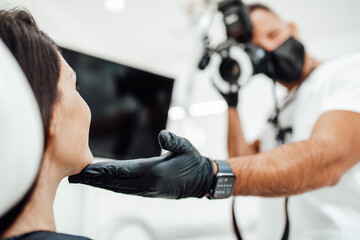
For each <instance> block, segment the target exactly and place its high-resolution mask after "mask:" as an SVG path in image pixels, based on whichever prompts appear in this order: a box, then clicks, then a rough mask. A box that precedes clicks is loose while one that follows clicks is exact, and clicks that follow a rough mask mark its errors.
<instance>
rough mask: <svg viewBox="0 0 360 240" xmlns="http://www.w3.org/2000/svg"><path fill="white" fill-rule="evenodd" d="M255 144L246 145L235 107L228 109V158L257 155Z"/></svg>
mask: <svg viewBox="0 0 360 240" xmlns="http://www.w3.org/2000/svg"><path fill="white" fill-rule="evenodd" d="M257 143H258V142H255V143H253V144H248V143H247V142H246V140H245V138H244V133H243V131H242V127H241V123H240V118H239V114H238V111H237V109H236V107H229V109H228V138H227V147H228V154H229V158H233V157H238V156H246V155H252V154H255V153H258V147H257Z"/></svg>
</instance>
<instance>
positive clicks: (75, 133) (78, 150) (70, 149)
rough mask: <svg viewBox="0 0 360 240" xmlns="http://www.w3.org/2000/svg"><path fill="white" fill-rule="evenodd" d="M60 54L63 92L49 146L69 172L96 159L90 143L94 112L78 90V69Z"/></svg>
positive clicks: (59, 162) (56, 109)
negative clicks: (75, 69)
mask: <svg viewBox="0 0 360 240" xmlns="http://www.w3.org/2000/svg"><path fill="white" fill-rule="evenodd" d="M59 58H60V62H61V64H60V78H59V81H58V92H59V94H58V99H57V101H56V103H55V104H54V106H53V113H52V119H51V124H50V130H49V133H50V138H49V145H48V148H50V149H49V150H50V151H51V155H52V158H53V159H56V160H54V161H56V164H57V167H58V168H59V170H62V171H63V173H64V175H65V176H68V175H72V174H76V173H79V172H80V171H81V170H82V169H83V168H84V167H85V166H87V165H88V164H90V163H92V161H93V156H92V154H91V152H90V149H89V145H88V139H89V127H90V120H91V113H90V109H89V107H88V105H87V104H86V102H85V101H84V99H83V98H82V97H81V96H80V94H79V93H78V91H77V90H76V74H75V72H74V71H73V69H72V68H71V67H70V66H69V65H68V64H67V62H66V61H65V60H64V58H63V57H62V56H61V55H60V54H59Z"/></svg>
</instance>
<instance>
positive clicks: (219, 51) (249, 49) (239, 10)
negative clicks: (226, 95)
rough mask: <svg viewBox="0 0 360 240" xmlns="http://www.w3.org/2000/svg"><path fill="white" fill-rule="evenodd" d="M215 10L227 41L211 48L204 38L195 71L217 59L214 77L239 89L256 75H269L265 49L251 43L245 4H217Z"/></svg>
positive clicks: (226, 0)
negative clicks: (223, 25) (202, 52)
mask: <svg viewBox="0 0 360 240" xmlns="http://www.w3.org/2000/svg"><path fill="white" fill-rule="evenodd" d="M218 11H220V12H221V13H222V15H223V22H224V24H225V27H226V34H227V40H226V41H225V42H223V43H221V44H219V45H218V46H217V47H216V48H215V49H211V48H210V44H209V39H208V37H207V36H206V37H205V38H204V45H205V49H204V54H203V56H202V58H201V60H200V62H199V66H198V67H199V69H201V70H203V69H205V68H206V67H207V66H208V65H209V64H210V61H211V59H212V58H218V56H220V58H221V60H220V61H218V60H215V61H212V62H215V63H213V64H212V65H215V66H213V67H214V68H215V69H217V70H216V72H215V76H218V77H219V78H221V79H222V80H225V81H226V82H227V83H228V84H230V85H235V84H237V85H239V86H241V85H243V84H245V83H246V82H247V80H248V79H249V78H250V77H251V76H252V75H255V74H258V73H264V74H268V75H271V73H272V72H273V66H272V63H271V56H270V55H269V53H268V52H267V51H266V50H265V49H263V48H261V47H259V46H255V45H254V44H252V43H251V38H252V34H253V27H252V24H251V21H250V18H249V11H248V8H247V7H246V5H244V4H243V3H242V2H241V0H224V1H222V2H220V3H219V5H218Z"/></svg>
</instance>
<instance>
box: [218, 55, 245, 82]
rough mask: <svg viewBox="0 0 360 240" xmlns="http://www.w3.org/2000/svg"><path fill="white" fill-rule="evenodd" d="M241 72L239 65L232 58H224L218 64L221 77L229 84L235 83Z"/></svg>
mask: <svg viewBox="0 0 360 240" xmlns="http://www.w3.org/2000/svg"><path fill="white" fill-rule="evenodd" d="M240 74H241V69H240V65H239V64H238V63H237V62H236V61H235V60H234V59H232V58H224V59H223V61H222V62H221V64H220V75H221V77H222V78H223V79H224V80H225V81H227V82H229V83H230V84H236V83H237V80H238V79H239V77H240Z"/></svg>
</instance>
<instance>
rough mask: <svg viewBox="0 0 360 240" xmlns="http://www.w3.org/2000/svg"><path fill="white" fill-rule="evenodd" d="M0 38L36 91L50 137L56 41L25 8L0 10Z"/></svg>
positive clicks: (46, 134) (57, 67) (56, 70)
mask: <svg viewBox="0 0 360 240" xmlns="http://www.w3.org/2000/svg"><path fill="white" fill-rule="evenodd" d="M0 38H1V40H2V41H3V42H4V43H5V45H6V46H7V47H8V48H9V50H10V51H11V53H12V54H13V55H14V57H15V58H16V60H17V62H18V63H19V65H20V67H21V69H22V70H23V72H24V74H25V76H26V78H27V80H28V81H29V83H30V85H31V88H32V90H33V92H34V94H35V97H36V100H37V103H38V104H39V109H40V113H41V118H42V122H43V129H44V143H45V144H44V148H46V146H47V141H48V137H49V125H50V120H51V113H52V106H53V105H54V103H55V101H56V98H57V96H58V89H57V83H58V80H59V77H60V60H59V56H58V47H57V46H56V44H55V42H54V41H53V40H52V39H51V38H50V37H48V36H47V35H46V34H45V33H44V32H42V31H41V30H40V29H39V28H38V26H37V25H36V23H35V20H34V18H33V16H32V15H31V14H30V13H29V12H28V11H27V10H24V9H19V8H15V9H12V10H0Z"/></svg>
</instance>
